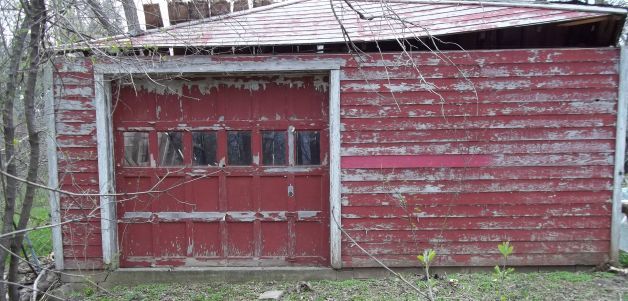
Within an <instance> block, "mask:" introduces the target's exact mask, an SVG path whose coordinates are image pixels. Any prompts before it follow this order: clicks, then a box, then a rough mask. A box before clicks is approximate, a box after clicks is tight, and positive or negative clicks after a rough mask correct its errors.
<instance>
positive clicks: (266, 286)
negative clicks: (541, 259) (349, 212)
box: [78, 272, 628, 301]
mask: <svg viewBox="0 0 628 301" xmlns="http://www.w3.org/2000/svg"><path fill="white" fill-rule="evenodd" d="M439 275H440V277H439V279H436V280H434V286H433V287H434V291H435V295H436V299H437V300H443V301H444V300H496V299H498V297H497V288H498V282H497V281H496V279H495V276H494V275H493V274H492V273H458V274H449V275H441V274H439ZM404 277H405V278H406V279H408V280H409V281H411V282H413V283H415V284H417V286H418V287H420V289H421V290H422V291H423V292H426V286H425V281H422V280H421V277H420V276H418V275H414V274H404ZM454 279H455V280H454ZM309 283H310V285H311V287H312V291H308V292H297V290H296V287H297V285H298V282H296V281H280V282H272V281H268V282H249V283H224V282H206V283H196V284H150V285H139V286H135V287H122V286H119V287H114V288H112V289H111V290H110V291H111V292H112V295H109V294H106V293H104V292H95V291H93V290H92V291H83V292H80V293H81V296H79V298H78V299H81V300H87V301H96V300H98V301H105V300H106V301H132V300H133V301H139V300H196V301H218V300H255V299H257V297H258V296H259V295H260V294H261V293H262V292H264V291H267V290H283V291H284V298H283V300H316V301H318V300H320V301H324V300H351V301H362V300H423V299H424V297H422V296H421V295H419V294H417V293H416V292H415V291H413V290H412V289H411V288H409V287H408V286H407V285H405V284H404V283H403V282H402V281H400V280H399V279H397V278H394V277H389V278H385V279H349V280H342V281H331V280H322V281H311V282H309ZM504 287H505V290H504V295H505V297H506V300H587V301H588V300H620V299H619V298H620V297H621V298H624V300H626V298H628V278H626V277H622V276H617V275H615V274H611V273H601V272H600V273H584V272H578V273H573V272H545V273H517V272H515V273H514V274H512V275H511V276H510V277H509V278H508V279H507V280H506V282H505V285H504Z"/></svg>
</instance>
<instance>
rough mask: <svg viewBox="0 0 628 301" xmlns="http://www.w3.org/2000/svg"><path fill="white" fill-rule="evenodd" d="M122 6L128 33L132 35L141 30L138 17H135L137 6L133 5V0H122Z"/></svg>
mask: <svg viewBox="0 0 628 301" xmlns="http://www.w3.org/2000/svg"><path fill="white" fill-rule="evenodd" d="M122 7H123V8H124V17H125V18H126V25H127V28H128V30H129V34H131V35H132V36H134V35H137V34H139V33H140V32H142V29H141V28H140V19H139V18H138V17H137V7H135V1H134V0H122Z"/></svg>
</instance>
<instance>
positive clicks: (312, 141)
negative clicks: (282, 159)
mask: <svg viewBox="0 0 628 301" xmlns="http://www.w3.org/2000/svg"><path fill="white" fill-rule="evenodd" d="M295 144H296V149H297V154H296V155H297V165H319V164H321V158H320V157H321V147H320V133H319V132H318V131H298V132H297V139H296V141H295Z"/></svg>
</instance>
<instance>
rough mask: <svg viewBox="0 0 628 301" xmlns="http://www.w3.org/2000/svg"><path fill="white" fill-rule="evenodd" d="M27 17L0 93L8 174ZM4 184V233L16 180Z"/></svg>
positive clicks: (9, 226) (12, 169)
mask: <svg viewBox="0 0 628 301" xmlns="http://www.w3.org/2000/svg"><path fill="white" fill-rule="evenodd" d="M30 23H31V21H30V19H29V18H28V17H25V18H24V20H22V24H21V25H20V27H19V29H18V30H17V32H15V33H14V37H13V41H12V42H11V44H12V46H11V56H10V61H9V68H8V70H7V71H8V80H7V84H6V87H5V91H4V95H3V98H4V99H3V100H2V102H3V104H4V108H3V110H2V120H3V123H4V124H3V127H4V147H5V150H4V156H3V157H4V158H0V159H2V161H4V164H6V165H5V166H0V168H4V169H5V170H6V172H7V173H9V174H12V175H14V174H16V171H17V168H16V164H15V158H14V156H15V145H14V140H15V122H14V120H13V106H14V103H15V97H16V94H17V93H16V91H17V90H18V87H17V84H18V81H19V78H20V76H18V73H19V67H20V62H21V61H22V58H23V56H22V51H23V50H24V44H25V43H26V34H27V33H28V29H29V27H30ZM3 182H4V184H5V187H3V188H4V189H3V190H4V216H3V217H2V220H3V224H2V233H8V232H11V231H13V216H14V215H15V198H16V194H17V181H16V180H15V179H12V178H9V177H5V180H4V181H3ZM0 245H1V246H2V248H0V263H2V264H0V278H2V279H4V271H5V264H4V263H5V262H6V261H5V260H6V256H7V254H8V253H7V251H6V250H7V249H9V246H10V245H11V237H3V238H0ZM5 300H6V285H4V284H0V301H5Z"/></svg>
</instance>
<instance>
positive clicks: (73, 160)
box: [53, 58, 103, 269]
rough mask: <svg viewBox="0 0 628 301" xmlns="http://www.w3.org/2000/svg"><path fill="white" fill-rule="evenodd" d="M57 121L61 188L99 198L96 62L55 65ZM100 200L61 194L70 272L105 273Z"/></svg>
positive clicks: (67, 261) (66, 264) (66, 262)
mask: <svg viewBox="0 0 628 301" xmlns="http://www.w3.org/2000/svg"><path fill="white" fill-rule="evenodd" d="M53 74H54V95H55V117H56V121H57V126H56V133H57V158H58V165H59V187H60V188H61V189H63V190H67V191H71V192H77V193H98V155H97V150H96V111H95V106H94V103H93V102H94V72H93V64H92V62H91V61H90V60H87V59H83V58H77V59H71V58H70V59H68V58H65V59H64V60H57V62H56V63H55V64H54V70H53ZM99 202H100V201H99V198H98V197H73V196H69V195H63V194H61V195H60V209H61V218H62V221H68V220H71V219H78V220H79V221H76V222H72V223H67V224H64V225H63V226H62V227H61V228H62V237H63V248H64V252H63V253H64V263H65V268H66V269H76V268H95V269H98V268H102V266H103V264H102V262H103V261H102V242H101V236H100V212H99V210H98V206H99Z"/></svg>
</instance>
